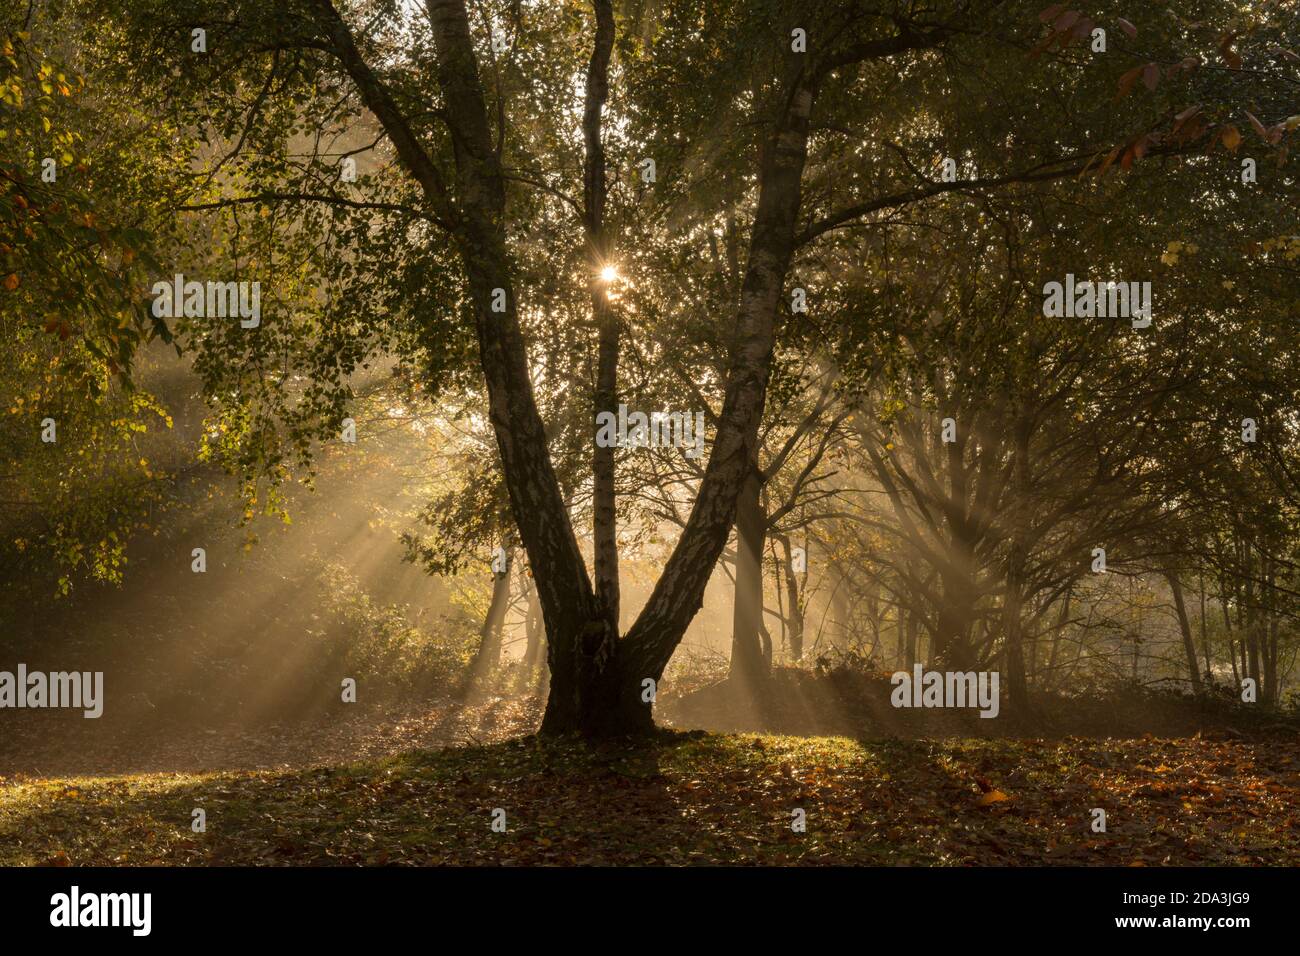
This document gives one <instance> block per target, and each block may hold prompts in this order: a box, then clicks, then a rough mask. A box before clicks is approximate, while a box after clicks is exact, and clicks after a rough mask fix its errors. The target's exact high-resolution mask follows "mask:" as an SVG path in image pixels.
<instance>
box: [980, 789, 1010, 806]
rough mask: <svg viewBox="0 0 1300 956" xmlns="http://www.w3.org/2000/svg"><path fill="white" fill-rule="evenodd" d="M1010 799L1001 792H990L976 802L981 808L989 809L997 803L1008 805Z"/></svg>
mask: <svg viewBox="0 0 1300 956" xmlns="http://www.w3.org/2000/svg"><path fill="white" fill-rule="evenodd" d="M1010 799H1011V798H1010V797H1008V796H1007V795H1006V794H1005V793H1003V792H1002V791H1001V790H990V791H989V792H988V793H986V794H984V795H983V796H981V797H980V798H979V800H977V801H976V804H977V805H978V806H981V807H988V806H992V805H993V804H995V803H1006V802H1007V801H1009V800H1010Z"/></svg>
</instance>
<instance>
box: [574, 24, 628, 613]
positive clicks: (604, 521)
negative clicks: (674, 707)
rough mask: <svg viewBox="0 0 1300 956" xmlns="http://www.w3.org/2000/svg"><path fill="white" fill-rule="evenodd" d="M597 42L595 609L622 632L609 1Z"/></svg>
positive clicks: (592, 244) (593, 154)
mask: <svg viewBox="0 0 1300 956" xmlns="http://www.w3.org/2000/svg"><path fill="white" fill-rule="evenodd" d="M592 8H593V10H594V12H595V15H596V39H595V44H594V45H593V47H592V51H591V60H590V61H589V63H588V65H587V93H586V101H585V104H584V107H583V114H582V136H583V143H584V145H585V149H586V155H585V158H584V164H583V177H582V178H583V212H584V217H583V218H584V220H585V222H584V226H585V228H586V233H587V247H588V249H587V262H588V268H589V269H590V270H591V276H590V278H589V282H590V284H591V311H592V317H593V319H594V320H595V323H596V329H597V333H598V336H599V342H598V345H597V353H596V389H595V394H594V396H593V403H592V404H593V406H594V407H593V410H592V412H593V413H592V429H593V432H592V434H593V441H592V446H593V450H592V550H593V553H594V557H595V566H594V577H595V588H596V604H597V609H598V613H600V614H601V615H602V616H603V617H604V619H605V621H606V624H607V625H608V627H609V628H610V629H611V630H613V631H614V632H615V633H617V632H618V626H619V621H618V610H619V586H618V522H617V512H616V510H615V507H616V500H615V488H614V476H615V458H614V454H615V451H616V449H615V448H614V446H613V445H609V446H607V447H601V445H600V444H599V443H597V442H596V441H594V436H595V434H596V432H597V431H598V428H597V426H596V423H595V416H596V415H597V414H599V413H600V412H602V411H608V412H616V411H617V410H618V353H619V342H618V340H619V326H618V317H617V316H616V315H615V314H614V309H613V307H612V305H611V303H610V299H609V287H608V283H607V282H606V281H604V280H603V279H602V278H601V270H602V269H603V268H605V266H607V265H612V263H611V255H612V246H613V244H612V243H611V242H610V238H609V235H608V234H607V232H606V230H605V195H606V188H607V184H606V181H605V148H604V146H603V145H602V144H601V140H600V134H601V112H602V110H603V109H604V107H605V100H606V99H607V98H608V96H609V58H610V52H611V51H612V50H613V48H614V10H613V7H612V5H611V3H610V0H592Z"/></svg>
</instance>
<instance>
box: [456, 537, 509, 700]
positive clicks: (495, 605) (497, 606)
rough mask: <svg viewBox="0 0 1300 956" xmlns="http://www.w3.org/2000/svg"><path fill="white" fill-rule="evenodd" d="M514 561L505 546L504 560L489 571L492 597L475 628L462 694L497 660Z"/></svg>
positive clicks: (479, 682)
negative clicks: (498, 567)
mask: <svg viewBox="0 0 1300 956" xmlns="http://www.w3.org/2000/svg"><path fill="white" fill-rule="evenodd" d="M513 564H514V551H513V549H509V548H507V549H506V564H505V568H504V569H502V570H501V571H494V572H493V574H492V600H491V602H490V603H489V604H488V610H487V615H486V616H485V617H484V619H483V626H482V627H481V628H479V644H478V650H476V651H475V652H474V659H473V660H471V661H470V664H469V673H468V674H466V676H465V682H464V684H463V685H462V688H461V690H462V695H464V694H470V693H473V692H474V691H476V690H478V689H479V687H480V686H481V685H482V683H483V681H484V680H485V679H486V678H487V677H488V676H489V675H490V674H491V673H492V672H493V671H494V670H496V669H497V667H498V666H499V665H500V663H501V635H502V631H503V629H504V625H505V621H506V611H507V610H508V609H509V608H510V569H511V567H512V566H513Z"/></svg>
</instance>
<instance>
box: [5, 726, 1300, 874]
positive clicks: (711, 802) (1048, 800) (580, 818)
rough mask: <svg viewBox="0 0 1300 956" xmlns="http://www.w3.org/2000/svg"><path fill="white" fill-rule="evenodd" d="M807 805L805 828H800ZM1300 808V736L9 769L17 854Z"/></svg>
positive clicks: (1100, 861) (713, 838)
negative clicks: (500, 823) (201, 826)
mask: <svg viewBox="0 0 1300 956" xmlns="http://www.w3.org/2000/svg"><path fill="white" fill-rule="evenodd" d="M198 808H201V809H203V810H204V811H205V813H206V832H203V833H194V832H192V830H191V825H190V824H191V819H192V811H193V810H195V809H198ZM497 808H500V809H502V810H504V811H505V822H506V830H505V832H494V831H493V829H492V827H491V822H492V818H493V811H494V810H495V809H497ZM1094 808H1100V809H1103V810H1105V811H1106V823H1107V826H1106V832H1105V833H1095V832H1093V830H1092V827H1091V823H1092V821H1093V819H1094V815H1093V810H1094ZM800 809H801V810H803V811H804V815H805V819H806V826H807V829H806V832H796V831H795V830H794V829H793V828H792V823H793V821H794V819H795V811H796V810H800ZM1297 816H1300V742H1298V741H1297V739H1296V738H1295V736H1294V735H1293V736H1291V737H1289V738H1273V739H1260V740H1252V739H1236V738H1229V739H1210V738H1209V737H1204V736H1199V735H1198V736H1195V737H1191V738H1183V739H1167V738H1158V737H1150V736H1148V737H1141V738H1133V739H1095V738H1064V739H1057V740H1046V739H1020V740H1015V739H970V738H949V739H942V740H934V739H911V740H907V739H901V738H892V739H879V740H851V739H848V738H842V737H786V736H774V735H766V736H764V735H749V734H739V735H733V734H716V733H705V732H701V731H692V732H678V731H663V732H662V733H661V734H660V735H659V737H658V738H657V739H656V740H655V741H654V742H653V743H650V744H642V745H639V746H629V745H610V746H604V747H599V748H594V749H593V748H589V747H586V746H583V745H579V744H574V743H568V742H563V741H560V742H555V741H543V740H539V739H538V738H536V737H531V736H530V737H521V738H514V739H507V740H503V741H500V742H493V743H486V744H482V745H475V744H470V745H463V746H453V747H446V748H443V749H432V750H429V749H420V750H413V751H409V752H406V753H403V754H401V755H396V756H386V757H377V758H372V759H366V760H362V761H359V762H350V763H346V764H340V765H334V766H314V767H297V768H292V769H278V770H270V769H260V770H259V769H247V770H235V771H230V770H227V771H217V772H205V773H184V772H166V773H139V774H132V775H124V776H114V777H64V778H50V777H32V776H28V775H26V774H21V773H20V774H11V775H9V776H7V777H5V778H0V864H3V865H32V864H36V865H41V864H44V865H53V866H67V865H73V866H77V865H148V864H163V865H231V864H259V865H302V864H313V865H327V864H338V865H365V864H371V865H385V864H389V865H397V864H417V865H427V864H466V865H517V864H691V863H713V864H874V865H1043V864H1069V865H1111V866H1115V865H1137V866H1140V865H1153V866H1154V865H1186V864H1203V865H1260V864H1264V865H1292V866H1294V865H1297V864H1300V829H1298V828H1297V826H1296V823H1297Z"/></svg>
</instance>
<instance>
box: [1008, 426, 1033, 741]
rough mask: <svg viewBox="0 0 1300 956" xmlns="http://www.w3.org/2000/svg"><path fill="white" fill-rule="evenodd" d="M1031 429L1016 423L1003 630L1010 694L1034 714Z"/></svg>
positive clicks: (1023, 709)
mask: <svg viewBox="0 0 1300 956" xmlns="http://www.w3.org/2000/svg"><path fill="white" fill-rule="evenodd" d="M1030 430H1031V426H1030V423H1029V422H1028V421H1027V420H1025V419H1024V418H1023V417H1021V418H1019V419H1018V420H1017V422H1016V433H1015V449H1014V451H1013V454H1014V456H1015V460H1014V461H1013V462H1012V486H1013V487H1014V489H1015V494H1016V495H1017V500H1018V502H1019V505H1020V506H1019V507H1018V508H1017V509H1016V513H1015V515H1014V518H1013V525H1012V530H1011V545H1010V547H1009V548H1008V551H1007V574H1006V586H1007V589H1006V597H1005V598H1004V599H1003V628H1004V630H1005V634H1006V642H1007V646H1006V663H1007V694H1008V698H1009V700H1010V701H1011V702H1012V703H1013V704H1014V705H1015V706H1016V708H1017V709H1019V710H1020V711H1021V712H1022V713H1025V714H1030V715H1032V705H1031V704H1030V701H1029V684H1028V682H1027V681H1026V680H1025V651H1024V633H1025V632H1024V588H1025V565H1026V562H1027V561H1028V548H1027V547H1026V545H1025V537H1026V532H1027V527H1026V522H1027V520H1028V516H1029V501H1028V495H1029V492H1030V488H1031V479H1030V470H1029V437H1030Z"/></svg>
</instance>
